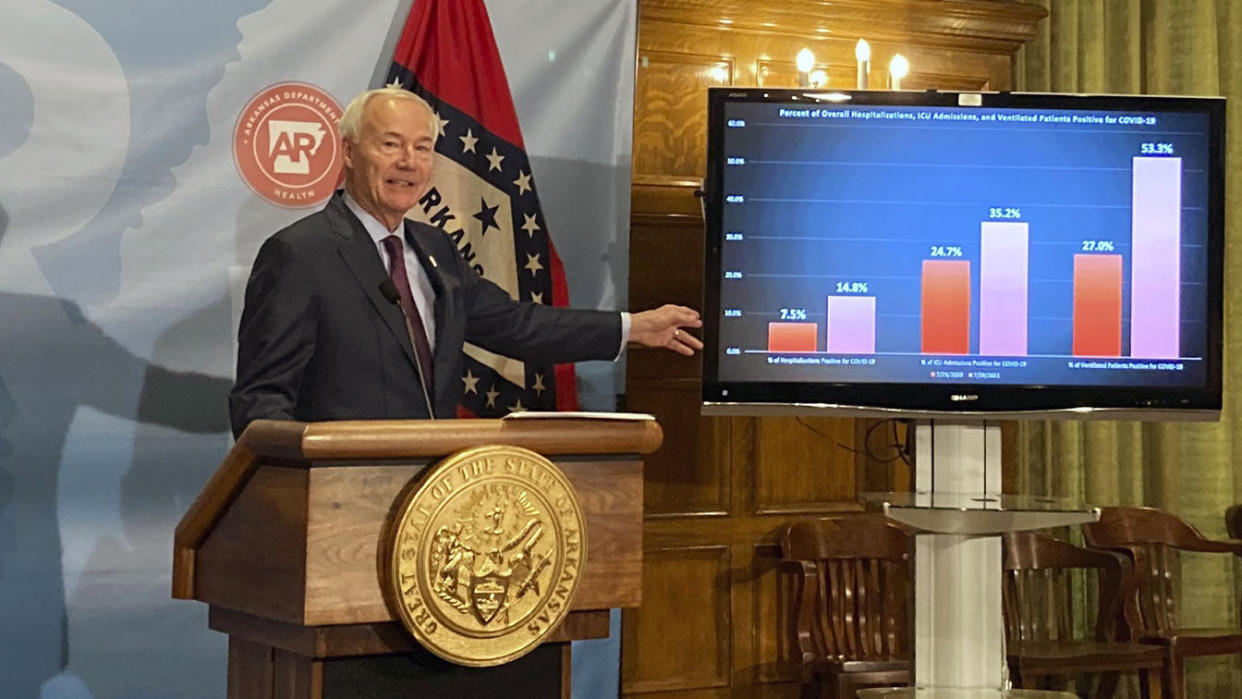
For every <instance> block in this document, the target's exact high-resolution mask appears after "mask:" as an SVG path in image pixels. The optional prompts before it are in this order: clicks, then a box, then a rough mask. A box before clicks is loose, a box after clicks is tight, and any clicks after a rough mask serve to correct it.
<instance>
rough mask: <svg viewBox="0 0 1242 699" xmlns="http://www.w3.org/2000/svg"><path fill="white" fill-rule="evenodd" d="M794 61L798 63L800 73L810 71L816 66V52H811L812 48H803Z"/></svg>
mask: <svg viewBox="0 0 1242 699" xmlns="http://www.w3.org/2000/svg"><path fill="white" fill-rule="evenodd" d="M794 63H796V64H797V66H798V72H799V73H809V72H811V69H812V68H814V67H815V54H813V53H811V50H810V49H802V50H801V51H799V52H798V56H797V58H795V59H794Z"/></svg>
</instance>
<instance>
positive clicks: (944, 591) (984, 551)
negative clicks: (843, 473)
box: [859, 420, 1099, 698]
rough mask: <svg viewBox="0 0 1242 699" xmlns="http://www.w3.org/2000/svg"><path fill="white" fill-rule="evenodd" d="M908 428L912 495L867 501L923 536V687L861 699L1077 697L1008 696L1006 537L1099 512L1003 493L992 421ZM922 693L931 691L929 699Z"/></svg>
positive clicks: (919, 604)
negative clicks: (1003, 589) (1003, 607)
mask: <svg viewBox="0 0 1242 699" xmlns="http://www.w3.org/2000/svg"><path fill="white" fill-rule="evenodd" d="M911 429H913V430H914V431H915V446H916V450H915V478H914V483H915V492H913V493H884V494H874V495H867V496H864V497H865V499H866V500H868V501H869V502H870V503H872V504H873V505H878V506H879V507H880V508H882V509H883V511H884V513H885V514H886V515H888V516H889V517H890V518H891V519H894V520H896V521H898V522H902V523H903V524H906V525H908V526H910V527H913V528H914V529H916V530H917V531H918V534H917V535H916V536H915V554H914V571H915V572H914V684H915V687H916V688H917V689H916V690H915V691H913V692H912V690H904V692H902V693H897V694H894V693H892V692H894V691H896V690H880V691H881V692H888V693H880V694H872V693H865V694H864V693H860V695H859V696H867V697H896V696H919V697H923V696H927V697H935V696H943V695H940V694H938V692H942V691H946V690H957V691H962V690H974V691H975V692H980V693H979V694H978V696H979V697H981V698H982V697H987V696H996V697H1000V696H1006V697H1056V696H1073V695H1065V694H1062V693H1046V692H1038V693H1030V692H1021V693H1015V692H1005V690H1008V688H1009V680H1008V674H1009V673H1008V669H1007V666H1006V663H1005V624H1004V619H1003V617H1002V611H1001V581H1002V571H1001V536H1000V535H1001V534H1003V533H1005V532H1009V531H1020V530H1026V529H1045V528H1049V527H1059V526H1066V525H1070V524H1081V523H1084V522H1093V521H1095V520H1097V519H1099V510H1098V509H1092V508H1088V507H1086V506H1084V505H1081V504H1077V503H1073V502H1069V501H1066V500H1057V499H1051V498H1034V497H1023V496H1006V495H1002V494H1001V448H1000V443H1001V439H1000V425H999V424H997V423H995V422H984V421H976V422H961V421H952V422H949V421H939V420H937V421H930V420H929V421H920V422H917V423H916V424H915V425H914V426H913V427H912V428H911ZM924 690H926V691H930V692H932V693H930V694H926V695H924ZM933 690H934V691H933ZM954 696H958V695H954ZM962 696H964V695H962ZM971 696H975V695H974V694H972V695H971Z"/></svg>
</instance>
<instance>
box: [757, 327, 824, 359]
mask: <svg viewBox="0 0 1242 699" xmlns="http://www.w3.org/2000/svg"><path fill="white" fill-rule="evenodd" d="M818 337H819V323H768V351H769V352H814V351H815V341H816V338H818Z"/></svg>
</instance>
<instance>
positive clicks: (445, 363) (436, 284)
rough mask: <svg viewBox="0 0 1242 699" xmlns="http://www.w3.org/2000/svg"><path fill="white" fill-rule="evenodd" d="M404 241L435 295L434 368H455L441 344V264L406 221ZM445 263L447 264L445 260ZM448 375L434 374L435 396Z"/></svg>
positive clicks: (444, 308) (444, 305)
mask: <svg viewBox="0 0 1242 699" xmlns="http://www.w3.org/2000/svg"><path fill="white" fill-rule="evenodd" d="M437 235H438V233H437ZM405 241H406V244H407V245H409V246H410V248H411V249H412V250H414V255H415V257H417V258H418V261H419V263H420V264H421V265H422V267H423V272H425V273H426V274H427V279H428V280H430V281H431V288H432V290H433V291H435V293H436V300H435V310H434V314H435V319H436V338H435V350H434V357H433V360H434V362H435V366H437V367H451V366H455V363H454V362H452V361H450V360H451V359H452V358H451V357H449V356H448V353H449V351H450V350H449V348H448V347H447V346H446V344H447V343H445V342H443V340H444V334H445V330H446V329H447V326H446V325H445V322H446V316H447V313H448V287H447V285H446V284H445V283H444V277H443V275H442V274H441V271H440V264H441V263H440V261H438V260H436V259H435V257H434V256H433V255H432V254H431V252H430V251H429V250H427V246H426V243H425V242H424V241H423V240H421V239H420V236H418V235H417V234H416V233H415V230H414V226H413V224H412V223H410V221H408V220H407V221H406V222H405ZM445 262H447V260H445ZM449 373H450V372H445V371H437V372H436V387H435V389H436V390H435V393H436V395H438V396H439V395H445V394H444V393H442V391H444V390H446V389H447V388H448V386H449V383H448V382H449V381H451V380H452V379H453V378H454V377H452V376H448V374H449ZM442 374H443V375H442ZM442 384H443V385H442Z"/></svg>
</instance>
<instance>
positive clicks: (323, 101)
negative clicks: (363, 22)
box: [233, 82, 342, 208]
mask: <svg viewBox="0 0 1242 699" xmlns="http://www.w3.org/2000/svg"><path fill="white" fill-rule="evenodd" d="M341 112H342V109H341V105H340V104H338V103H337V101H336V100H335V99H333V98H332V96H331V95H329V94H328V93H327V92H325V91H323V90H321V89H320V88H318V87H315V86H314V85H309V84H307V83H298V82H287V83H279V84H276V85H272V86H271V87H268V88H265V89H264V90H263V91H262V92H260V93H259V94H257V95H255V96H254V98H253V99H251V100H250V102H248V103H247V104H246V107H245V108H244V109H242V111H241V114H239V115H238V116H237V125H236V126H235V127H234V129H233V160H234V161H235V162H236V163H237V171H238V172H240V173H241V176H242V179H243V180H245V182H246V184H247V185H248V186H249V187H250V189H251V190H253V191H254V193H255V194H258V195H259V196H260V197H263V198H264V199H266V200H267V201H269V202H271V203H273V204H276V205H278V206H284V207H289V208H303V207H308V206H314V205H316V204H318V203H320V202H322V201H323V200H324V199H327V198H328V197H329V196H331V195H332V192H333V191H335V190H336V186H337V184H338V183H339V182H340V178H341V134H340V130H339V128H338V124H339V122H340V120H341Z"/></svg>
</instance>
